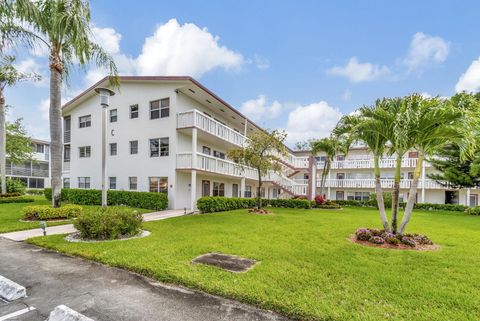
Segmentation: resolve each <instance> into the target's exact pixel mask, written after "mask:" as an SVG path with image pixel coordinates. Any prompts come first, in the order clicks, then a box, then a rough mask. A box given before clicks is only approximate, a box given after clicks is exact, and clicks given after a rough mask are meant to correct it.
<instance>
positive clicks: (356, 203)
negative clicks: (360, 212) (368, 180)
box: [334, 200, 371, 207]
mask: <svg viewBox="0 0 480 321" xmlns="http://www.w3.org/2000/svg"><path fill="white" fill-rule="evenodd" d="M334 202H335V203H337V204H338V205H341V206H358V207H370V206H371V205H370V204H369V202H368V201H355V200H335V201H334Z"/></svg>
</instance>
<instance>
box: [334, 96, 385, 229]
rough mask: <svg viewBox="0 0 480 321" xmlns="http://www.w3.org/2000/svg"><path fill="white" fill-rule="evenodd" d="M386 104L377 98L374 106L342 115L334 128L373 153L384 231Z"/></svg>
mask: <svg viewBox="0 0 480 321" xmlns="http://www.w3.org/2000/svg"><path fill="white" fill-rule="evenodd" d="M385 104H388V100H387V99H385V98H384V99H378V100H377V101H376V102H375V106H368V107H367V106H364V107H362V108H360V109H358V110H357V112H356V113H354V114H351V115H346V116H343V117H342V118H341V119H340V121H339V122H338V124H337V126H336V127H335V129H334V134H336V135H342V134H345V133H348V134H350V135H351V137H352V139H354V140H356V141H361V142H363V143H365V144H366V145H367V147H368V149H369V150H370V151H371V152H372V153H373V168H374V175H375V194H376V199H377V206H378V211H379V215H380V220H381V221H382V225H383V228H384V229H385V231H390V226H389V224H388V219H387V214H386V211H385V202H384V198H383V189H382V183H381V179H380V158H381V157H382V156H383V155H384V153H385V149H386V144H387V141H388V140H387V137H386V135H385V134H386V133H388V131H389V124H388V123H386V122H385V120H386V119H389V118H388V117H385V116H386V115H385V113H384V110H385V108H384V105H385Z"/></svg>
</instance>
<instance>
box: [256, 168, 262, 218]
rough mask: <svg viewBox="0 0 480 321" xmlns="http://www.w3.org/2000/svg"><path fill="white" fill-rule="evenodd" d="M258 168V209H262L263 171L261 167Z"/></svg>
mask: <svg viewBox="0 0 480 321" xmlns="http://www.w3.org/2000/svg"><path fill="white" fill-rule="evenodd" d="M257 170H258V191H257V207H258V209H261V208H262V206H263V204H262V193H261V191H262V173H261V171H260V169H257Z"/></svg>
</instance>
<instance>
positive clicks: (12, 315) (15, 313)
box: [0, 307, 35, 321]
mask: <svg viewBox="0 0 480 321" xmlns="http://www.w3.org/2000/svg"><path fill="white" fill-rule="evenodd" d="M33 310H35V308H34V307H28V308H26V309H22V310H18V311H16V312H12V313H10V314H7V315H4V316H3V317H0V321H3V320H8V319H11V318H14V317H18V316H19V315H22V314H25V313H28V312H30V311H33Z"/></svg>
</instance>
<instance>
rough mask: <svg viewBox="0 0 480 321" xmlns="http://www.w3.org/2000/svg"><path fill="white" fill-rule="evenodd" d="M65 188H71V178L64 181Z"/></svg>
mask: <svg viewBox="0 0 480 321" xmlns="http://www.w3.org/2000/svg"><path fill="white" fill-rule="evenodd" d="M63 188H70V177H65V178H64V179H63Z"/></svg>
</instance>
